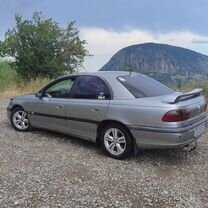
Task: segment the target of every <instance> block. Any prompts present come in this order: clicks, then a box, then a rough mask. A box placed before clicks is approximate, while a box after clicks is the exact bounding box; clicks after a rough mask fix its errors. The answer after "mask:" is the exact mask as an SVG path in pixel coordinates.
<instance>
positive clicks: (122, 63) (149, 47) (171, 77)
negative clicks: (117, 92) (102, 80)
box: [100, 42, 208, 83]
mask: <svg viewBox="0 0 208 208" xmlns="http://www.w3.org/2000/svg"><path fill="white" fill-rule="evenodd" d="M126 68H133V69H134V70H136V71H138V72H140V73H143V74H146V75H149V76H151V77H153V78H156V79H158V80H159V81H162V82H164V83H167V82H174V81H175V79H179V78H180V79H182V80H187V79H195V78H196V77H197V78H200V77H201V78H204V76H207V75H208V56H206V55H203V54H200V53H197V52H195V51H192V50H189V49H186V48H181V47H177V46H172V45H168V44H159V43H151V42H150V43H143V44H137V45H132V46H128V47H125V48H123V49H121V50H120V51H118V52H117V53H116V54H115V55H114V56H113V57H112V58H111V59H110V61H109V62H108V63H107V64H105V65H104V66H103V67H102V68H101V69H100V70H101V71H120V70H125V69H126ZM167 76H168V78H167ZM164 77H166V78H165V80H164Z"/></svg>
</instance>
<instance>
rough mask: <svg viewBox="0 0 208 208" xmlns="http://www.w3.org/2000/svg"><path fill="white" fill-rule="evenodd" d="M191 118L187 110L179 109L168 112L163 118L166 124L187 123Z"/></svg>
mask: <svg viewBox="0 0 208 208" xmlns="http://www.w3.org/2000/svg"><path fill="white" fill-rule="evenodd" d="M189 118H190V111H189V110H187V109H180V110H179V109H178V110H171V111H168V112H167V113H166V114H165V115H164V116H163V117H162V121H164V122H179V121H185V120H188V119H189Z"/></svg>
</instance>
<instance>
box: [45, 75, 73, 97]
mask: <svg viewBox="0 0 208 208" xmlns="http://www.w3.org/2000/svg"><path fill="white" fill-rule="evenodd" d="M73 84H74V78H69V79H65V80H62V81H59V82H57V83H55V84H54V85H52V86H50V87H49V88H48V89H47V90H46V91H45V96H46V97H52V98H69V95H70V92H71V89H72V86H73Z"/></svg>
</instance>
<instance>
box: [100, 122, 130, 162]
mask: <svg viewBox="0 0 208 208" xmlns="http://www.w3.org/2000/svg"><path fill="white" fill-rule="evenodd" d="M101 143H102V147H103V149H104V150H105V151H106V153H107V154H108V155H109V156H111V157H113V158H115V159H124V158H126V157H129V156H130V155H131V153H132V151H133V142H132V136H131V135H130V133H129V132H128V130H127V129H126V128H125V127H124V126H122V125H120V124H109V125H107V126H105V127H104V128H103V129H102V132H101Z"/></svg>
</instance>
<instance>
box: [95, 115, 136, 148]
mask: <svg viewBox="0 0 208 208" xmlns="http://www.w3.org/2000/svg"><path fill="white" fill-rule="evenodd" d="M112 123H114V124H115V123H116V124H120V125H122V126H123V127H124V128H125V129H126V130H127V131H128V132H129V134H130V135H131V137H132V140H134V137H133V135H132V133H131V131H130V130H129V128H128V127H127V125H125V124H124V123H122V122H120V121H116V120H112V119H108V120H103V121H101V122H100V123H99V125H98V127H97V136H96V143H98V144H100V135H101V130H102V128H104V126H106V125H108V124H112Z"/></svg>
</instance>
